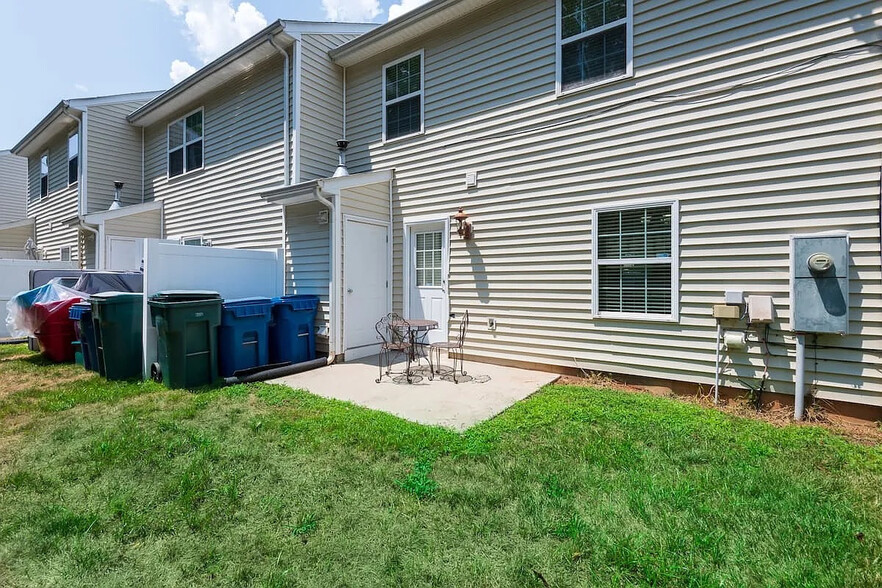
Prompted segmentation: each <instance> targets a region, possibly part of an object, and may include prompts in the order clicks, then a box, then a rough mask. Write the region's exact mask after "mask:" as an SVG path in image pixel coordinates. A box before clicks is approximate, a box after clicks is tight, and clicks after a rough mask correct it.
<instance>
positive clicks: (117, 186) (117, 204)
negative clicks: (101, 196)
mask: <svg viewBox="0 0 882 588" xmlns="http://www.w3.org/2000/svg"><path fill="white" fill-rule="evenodd" d="M124 185H125V184H123V183H122V182H114V183H113V202H111V203H110V208H108V209H107V210H117V209H120V208H122V202H121V201H120V198H119V197H120V193H121V192H122V188H123V186H124Z"/></svg>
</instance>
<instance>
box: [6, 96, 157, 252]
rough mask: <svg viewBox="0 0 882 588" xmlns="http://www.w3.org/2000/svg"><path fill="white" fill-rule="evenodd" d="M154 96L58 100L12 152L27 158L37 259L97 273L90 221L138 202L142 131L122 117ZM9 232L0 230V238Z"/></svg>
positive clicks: (97, 247)
mask: <svg viewBox="0 0 882 588" xmlns="http://www.w3.org/2000/svg"><path fill="white" fill-rule="evenodd" d="M157 94H158V92H143V93H137V94H121V95H116V96H102V97H95V98H77V99H71V100H62V101H61V102H59V103H58V105H57V106H56V107H55V108H53V109H52V111H51V112H49V114H47V115H46V116H45V117H44V118H43V120H41V121H40V122H39V123H38V124H37V125H36V126H35V127H34V128H32V129H31V130H30V131H29V132H28V133H27V135H25V137H24V138H23V139H22V140H21V141H19V143H18V144H17V145H16V146H15V147H13V149H12V153H13V154H15V155H17V156H21V157H24V158H27V206H26V213H27V219H28V222H30V223H32V225H33V230H32V234H33V238H34V242H35V245H36V247H37V250H38V251H39V252H40V255H41V256H42V258H43V259H49V260H70V261H74V262H78V263H79V265H80V267H84V268H95V267H97V264H98V260H99V258H100V257H101V256H102V255H103V254H104V253H103V252H104V248H103V245H104V243H103V242H102V239H100V238H98V228H97V227H98V226H99V223H100V222H101V221H102V218H101V217H100V216H99V217H97V218H96V217H94V216H93V215H100V214H101V213H103V212H105V211H108V210H109V209H111V208H114V209H115V208H118V207H121V206H127V205H140V204H141V203H143V202H144V193H143V190H142V185H141V178H142V177H143V174H142V158H141V152H142V151H141V142H142V137H141V132H140V129H136V128H134V127H132V126H131V125H129V124H128V122H127V121H126V118H125V117H126V115H127V114H129V113H130V112H132V111H133V110H134V109H136V108H138V107H139V106H140V105H142V104H144V103H145V102H147V101H148V100H150V99H152V98H154V97H155V96H156V95H157ZM117 182H119V183H122V184H123V186H122V188H121V189H117V188H116V186H115V184H116V183H117ZM115 200H116V201H117V202H116V204H114V201H115ZM14 230H15V229H13V228H7V229H4V227H0V239H4V237H3V234H4V233H7V231H10V232H11V231H14ZM137 236H140V234H137V233H136V234H135V235H134V237H137ZM136 265H137V264H136Z"/></svg>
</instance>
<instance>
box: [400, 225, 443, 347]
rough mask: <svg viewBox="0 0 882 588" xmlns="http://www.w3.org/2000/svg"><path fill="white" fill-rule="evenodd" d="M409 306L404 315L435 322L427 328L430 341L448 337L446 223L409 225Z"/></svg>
mask: <svg viewBox="0 0 882 588" xmlns="http://www.w3.org/2000/svg"><path fill="white" fill-rule="evenodd" d="M408 233H409V241H410V244H409V247H410V271H409V272H408V280H409V282H410V284H409V290H410V292H409V305H408V309H407V316H406V317H405V318H416V319H432V320H435V321H438V326H439V328H438V329H434V330H432V331H429V335H428V340H429V342H431V343H435V342H438V341H446V340H447V323H448V321H449V319H450V303H449V302H448V298H447V247H448V243H447V225H446V224H445V223H444V222H438V223H428V224H419V225H410V227H409V231H408Z"/></svg>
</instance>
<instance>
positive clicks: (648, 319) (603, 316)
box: [591, 312, 680, 324]
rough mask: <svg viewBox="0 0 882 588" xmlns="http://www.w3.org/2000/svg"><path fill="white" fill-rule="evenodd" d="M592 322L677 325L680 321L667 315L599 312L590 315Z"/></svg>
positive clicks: (673, 316)
mask: <svg viewBox="0 0 882 588" xmlns="http://www.w3.org/2000/svg"><path fill="white" fill-rule="evenodd" d="M591 318H593V319H594V320H603V321H606V320H610V321H636V322H644V323H671V324H679V322H680V319H679V317H677V316H675V315H669V314H639V313H630V312H600V313H594V314H593V315H591Z"/></svg>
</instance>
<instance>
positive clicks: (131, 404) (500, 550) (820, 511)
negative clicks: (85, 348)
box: [0, 348, 882, 587]
mask: <svg viewBox="0 0 882 588" xmlns="http://www.w3.org/2000/svg"><path fill="white" fill-rule="evenodd" d="M0 349H2V348H0ZM13 353H23V352H21V351H20V350H19V351H18V352H15V351H14V352H13ZM27 361H28V359H27V358H26V357H25V358H19V359H15V360H12V361H11V364H12V365H11V367H9V369H11V370H13V371H14V370H15V369H18V368H17V367H16V366H18V365H19V364H24V365H23V367H22V368H21V369H27V368H28V365H27V363H26V362H27ZM4 365H5V364H4ZM59 369H66V368H59ZM69 369H71V370H72V371H73V370H74V368H69ZM93 380H94V379H93V378H88V379H84V380H78V381H74V382H68V381H63V380H58V381H55V382H52V383H51V384H48V383H47V384H46V385H45V386H44V388H43V389H42V391H37V390H32V389H29V390H26V391H19V392H16V393H14V394H11V395H8V396H6V397H4V398H0V415H2V417H3V422H4V428H3V429H2V430H0V436H2V435H6V434H7V433H6V430H7V428H6V426H5V423H6V422H8V421H12V420H15V419H17V418H20V417H21V416H22V415H27V416H29V417H30V418H31V426H30V428H29V429H28V430H27V431H25V432H24V433H23V434H19V435H18V436H17V437H16V438H15V440H14V441H13V442H11V443H7V444H6V445H5V446H4V445H0V451H2V452H3V455H2V460H0V584H3V585H9V586H44V585H66V586H67V585H88V586H111V585H113V586H116V585H132V584H140V585H148V586H153V585H165V586H173V585H204V586H208V585H211V586H214V585H256V586H343V585H358V586H389V585H403V586H472V585H474V586H539V587H541V586H543V585H545V583H546V582H547V584H548V585H549V586H575V585H654V586H684V585H689V586H720V585H733V586H741V585H781V586H809V585H810V586H869V585H879V584H882V572H880V565H879V564H880V561H882V517H880V512H882V450H880V449H879V448H878V447H866V446H859V445H855V444H852V443H850V442H848V441H847V440H845V439H843V438H841V437H837V436H835V435H833V434H831V433H829V432H828V431H825V430H823V429H820V428H817V427H805V426H800V427H795V426H792V427H773V426H771V425H769V424H766V423H762V422H756V421H751V420H748V419H742V418H737V417H733V416H730V415H726V414H722V413H719V412H716V411H712V410H707V409H705V408H702V407H699V406H695V405H690V404H686V403H682V402H679V401H676V400H671V399H665V398H656V397H652V396H649V395H640V394H633V393H623V392H621V391H615V390H607V389H594V388H585V387H578V386H549V387H546V388H545V389H543V390H542V391H541V392H540V393H538V394H536V395H535V396H533V397H532V398H530V399H528V400H526V401H524V402H521V403H519V404H518V405H516V406H515V407H513V408H512V409H510V410H509V411H507V412H506V413H504V414H503V415H501V416H499V417H498V418H496V419H493V420H491V421H488V422H486V423H483V424H482V425H479V426H477V427H475V428H473V429H471V430H469V431H467V432H465V433H463V434H459V433H454V432H452V431H447V430H444V429H440V428H432V427H423V426H420V425H416V424H413V423H409V422H406V421H403V420H401V419H398V418H396V417H393V416H390V415H387V414H383V413H378V412H373V411H369V410H366V409H361V408H358V407H354V406H352V405H349V404H345V403H341V402H336V401H330V400H325V399H321V398H318V397H315V396H312V395H310V394H307V393H305V392H301V391H295V390H290V389H287V388H285V387H282V386H274V385H267V384H257V385H248V386H233V387H229V388H224V389H218V390H211V391H206V392H202V393H199V394H191V393H188V392H182V391H165V390H161V389H158V388H156V387H155V386H152V385H142V384H137V383H128V384H127V383H123V384H114V385H109V384H107V383H103V382H100V381H93ZM365 385H370V383H366V384H365Z"/></svg>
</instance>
